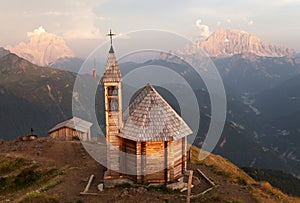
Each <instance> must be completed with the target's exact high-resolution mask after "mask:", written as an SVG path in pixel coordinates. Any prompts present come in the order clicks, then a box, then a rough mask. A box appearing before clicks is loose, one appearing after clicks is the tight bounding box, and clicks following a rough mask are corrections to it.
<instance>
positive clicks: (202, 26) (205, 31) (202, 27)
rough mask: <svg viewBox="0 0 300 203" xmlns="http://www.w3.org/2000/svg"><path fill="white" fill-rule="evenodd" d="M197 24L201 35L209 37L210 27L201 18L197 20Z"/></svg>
mask: <svg viewBox="0 0 300 203" xmlns="http://www.w3.org/2000/svg"><path fill="white" fill-rule="evenodd" d="M195 24H196V26H197V27H198V28H199V29H200V31H201V33H200V35H201V36H200V37H201V38H204V39H205V38H207V37H208V36H209V35H210V31H209V27H208V26H207V25H205V24H203V23H202V20H201V19H198V20H196V22H195Z"/></svg>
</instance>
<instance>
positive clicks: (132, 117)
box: [119, 84, 192, 142]
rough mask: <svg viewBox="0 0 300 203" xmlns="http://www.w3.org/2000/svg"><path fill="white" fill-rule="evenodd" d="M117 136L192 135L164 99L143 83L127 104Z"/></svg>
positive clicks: (137, 138) (154, 138)
mask: <svg viewBox="0 0 300 203" xmlns="http://www.w3.org/2000/svg"><path fill="white" fill-rule="evenodd" d="M127 112H128V116H127V118H125V120H126V121H125V124H124V128H123V129H122V133H120V134H119V136H120V137H123V138H126V139H130V140H134V141H139V142H141V141H142V142H147V141H170V140H177V139H180V138H183V137H185V136H188V135H190V134H192V130H191V129H190V128H189V126H188V125H187V124H186V123H185V122H184V120H183V119H182V118H181V117H180V116H179V115H178V114H177V113H176V111H174V109H173V108H172V107H171V106H170V105H169V104H168V103H167V102H166V101H165V100H164V98H163V97H162V96H161V95H160V94H159V93H158V92H157V91H156V90H155V89H154V87H153V86H152V85H151V84H147V85H146V86H145V87H144V88H143V89H142V90H141V91H140V93H139V94H138V95H137V96H136V97H135V99H134V100H133V101H132V102H131V103H130V105H129V107H128V110H127Z"/></svg>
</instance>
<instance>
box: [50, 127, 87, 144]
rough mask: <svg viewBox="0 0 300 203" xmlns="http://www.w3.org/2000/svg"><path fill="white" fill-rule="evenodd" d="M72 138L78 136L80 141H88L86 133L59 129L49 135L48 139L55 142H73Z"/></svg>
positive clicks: (65, 128) (70, 129)
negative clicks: (55, 140)
mask: <svg viewBox="0 0 300 203" xmlns="http://www.w3.org/2000/svg"><path fill="white" fill-rule="evenodd" d="M74 136H78V137H79V138H80V139H82V140H86V139H88V133H83V132H80V131H77V130H75V129H72V128H67V127H64V128H60V129H57V130H55V131H53V132H51V133H50V137H51V138H54V139H57V140H67V141H71V140H73V138H74Z"/></svg>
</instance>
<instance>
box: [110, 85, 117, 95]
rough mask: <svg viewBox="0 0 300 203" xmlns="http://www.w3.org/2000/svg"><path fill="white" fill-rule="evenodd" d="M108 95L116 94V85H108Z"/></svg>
mask: <svg viewBox="0 0 300 203" xmlns="http://www.w3.org/2000/svg"><path fill="white" fill-rule="evenodd" d="M108 96H118V87H116V86H109V87H108Z"/></svg>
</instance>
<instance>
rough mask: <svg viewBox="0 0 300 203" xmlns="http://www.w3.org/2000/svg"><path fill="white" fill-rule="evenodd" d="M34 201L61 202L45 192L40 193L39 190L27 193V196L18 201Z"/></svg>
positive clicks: (20, 202)
mask: <svg viewBox="0 0 300 203" xmlns="http://www.w3.org/2000/svg"><path fill="white" fill-rule="evenodd" d="M32 201H35V202H49V203H50V202H51V203H59V201H58V200H57V199H56V198H54V197H51V196H48V195H45V194H44V193H39V192H32V193H29V194H27V195H25V197H23V198H22V199H21V200H20V201H18V203H27V202H28V203H29V202H32Z"/></svg>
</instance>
